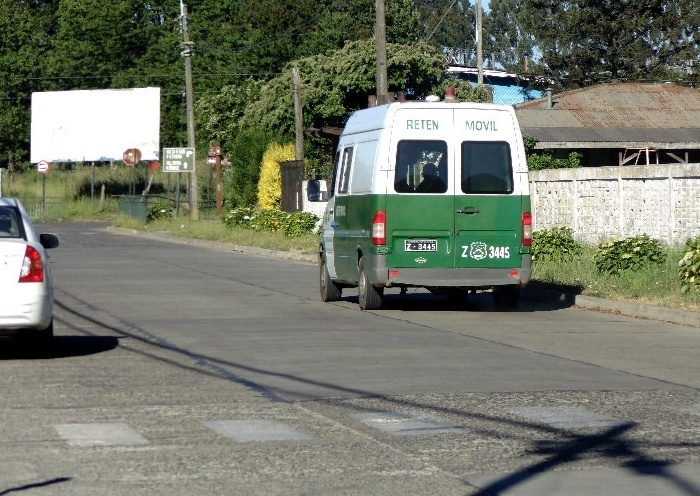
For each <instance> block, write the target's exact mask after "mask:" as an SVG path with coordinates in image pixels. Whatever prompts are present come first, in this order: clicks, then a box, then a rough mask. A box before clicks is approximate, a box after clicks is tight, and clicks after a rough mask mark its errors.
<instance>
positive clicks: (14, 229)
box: [0, 207, 20, 238]
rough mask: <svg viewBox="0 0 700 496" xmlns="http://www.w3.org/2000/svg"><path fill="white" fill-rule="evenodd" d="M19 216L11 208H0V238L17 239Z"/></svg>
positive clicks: (18, 234) (18, 235)
mask: <svg viewBox="0 0 700 496" xmlns="http://www.w3.org/2000/svg"><path fill="white" fill-rule="evenodd" d="M19 225H20V224H19V216H18V213H17V210H16V209H15V208H12V207H0V238H19V237H20V228H19Z"/></svg>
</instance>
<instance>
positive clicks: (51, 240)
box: [39, 233, 59, 250]
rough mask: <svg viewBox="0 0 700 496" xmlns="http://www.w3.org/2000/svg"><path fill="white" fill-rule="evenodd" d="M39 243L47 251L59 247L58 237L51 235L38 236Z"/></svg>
mask: <svg viewBox="0 0 700 496" xmlns="http://www.w3.org/2000/svg"><path fill="white" fill-rule="evenodd" d="M39 243H41V246H43V247H44V248H46V249H47V250H49V249H51V248H57V247H58V245H59V241H58V236H56V235H55V234H52V233H44V234H40V235H39Z"/></svg>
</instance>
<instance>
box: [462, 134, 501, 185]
mask: <svg viewBox="0 0 700 496" xmlns="http://www.w3.org/2000/svg"><path fill="white" fill-rule="evenodd" d="M510 157H511V155H510V145H509V144H508V143H507V142H504V141H465V142H463V143H462V192H464V193H481V194H489V193H491V194H503V193H512V192H513V167H512V164H511V158H510Z"/></svg>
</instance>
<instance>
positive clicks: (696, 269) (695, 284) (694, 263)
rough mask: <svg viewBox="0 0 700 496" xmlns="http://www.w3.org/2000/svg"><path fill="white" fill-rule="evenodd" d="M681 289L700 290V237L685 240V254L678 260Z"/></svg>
mask: <svg viewBox="0 0 700 496" xmlns="http://www.w3.org/2000/svg"><path fill="white" fill-rule="evenodd" d="M678 276H679V277H680V280H681V291H682V292H683V293H687V292H688V291H690V290H691V289H693V290H695V291H700V237H697V238H694V239H688V240H686V242H685V254H684V255H683V257H682V258H681V259H680V261H679V262H678Z"/></svg>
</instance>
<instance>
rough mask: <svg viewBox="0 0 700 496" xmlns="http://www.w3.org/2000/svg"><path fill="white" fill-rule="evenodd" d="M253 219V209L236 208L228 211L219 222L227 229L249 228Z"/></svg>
mask: <svg viewBox="0 0 700 496" xmlns="http://www.w3.org/2000/svg"><path fill="white" fill-rule="evenodd" d="M253 217H255V209H254V208H253V207H238V208H234V209H233V210H230V211H229V212H228V213H227V214H226V215H224V216H223V217H222V218H221V221H222V222H223V223H224V225H226V226H227V227H235V226H243V227H249V228H250V227H251V221H252V219H253Z"/></svg>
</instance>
